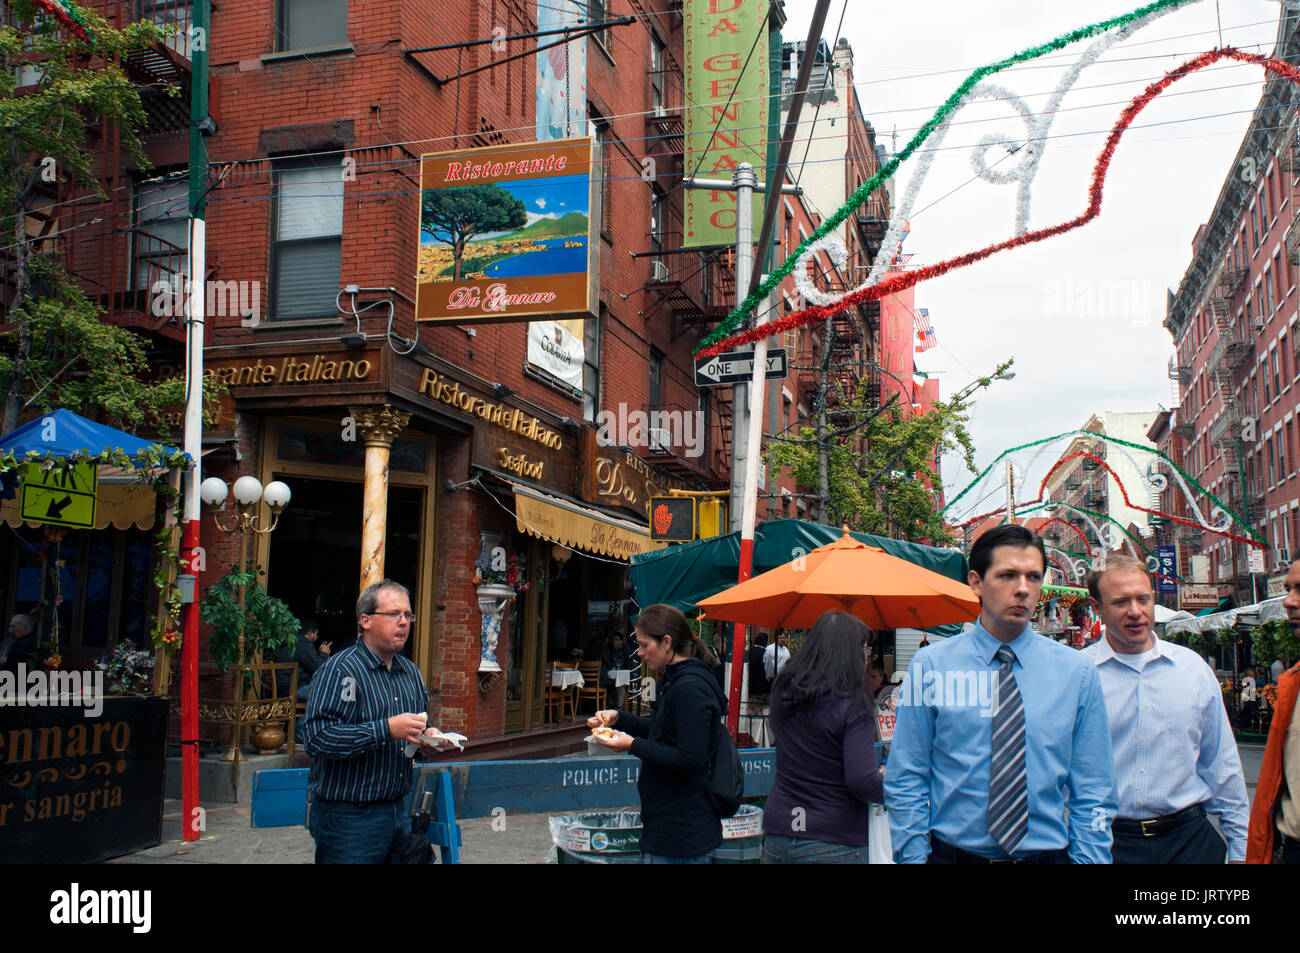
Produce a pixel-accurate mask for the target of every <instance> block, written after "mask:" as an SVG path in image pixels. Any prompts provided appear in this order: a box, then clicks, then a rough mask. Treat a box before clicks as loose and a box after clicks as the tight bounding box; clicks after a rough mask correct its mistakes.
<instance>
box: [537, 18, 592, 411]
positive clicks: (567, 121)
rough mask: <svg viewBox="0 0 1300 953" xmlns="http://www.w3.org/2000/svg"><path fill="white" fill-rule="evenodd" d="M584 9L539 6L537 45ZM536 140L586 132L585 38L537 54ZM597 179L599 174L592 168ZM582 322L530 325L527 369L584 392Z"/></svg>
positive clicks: (577, 21) (573, 24)
mask: <svg viewBox="0 0 1300 953" xmlns="http://www.w3.org/2000/svg"><path fill="white" fill-rule="evenodd" d="M584 13H585V9H584V8H581V7H579V6H578V5H577V4H574V5H573V6H571V7H569V8H567V9H566V8H565V7H564V6H562V5H558V4H556V5H551V6H546V5H544V4H539V5H538V7H537V31H538V32H539V33H542V34H550V35H543V36H539V37H538V38H537V45H538V47H542V46H549V44H552V43H554V42H555V41H556V40H557V39H558V38H559V37H558V36H557V35H556V34H551V31H552V30H564V29H577V28H579V27H581V26H583V25H585V23H586V21H585V20H584ZM534 59H535V60H536V61H537V128H536V135H537V141H538V142H553V141H555V140H558V139H568V138H569V137H571V136H576V135H579V134H581V133H585V132H586V131H587V38H586V37H582V38H581V39H577V40H573V41H571V42H569V43H563V44H561V45H559V46H550V48H549V49H545V50H542V49H539V50H538V53H537V56H536V57H534ZM594 171H595V173H596V174H597V175H599V174H600V170H599V169H596V170H594ZM584 359H585V356H584V354H583V333H582V321H580V320H568V321H538V322H535V323H533V324H530V325H529V326H528V365H529V366H530V367H531V368H532V369H533V370H535V371H540V372H541V373H543V374H544V375H549V376H550V377H552V378H554V379H555V380H557V381H558V382H560V383H562V384H565V385H566V386H568V387H571V388H573V390H574V391H575V392H576V394H578V395H581V394H582V362H583V360H584Z"/></svg>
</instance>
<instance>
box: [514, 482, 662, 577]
mask: <svg viewBox="0 0 1300 953" xmlns="http://www.w3.org/2000/svg"><path fill="white" fill-rule="evenodd" d="M513 487H514V491H515V521H516V523H517V525H518V527H519V531H520V532H524V533H531V534H532V535H534V536H537V537H539V538H541V539H547V540H551V541H552V542H556V543H561V544H562V545H565V546H570V547H572V548H574V549H581V550H583V551H585V552H589V553H597V554H599V555H602V556H612V557H613V558H615V559H628V558H630V557H631V556H632V554H633V553H644V552H649V551H651V550H656V549H660V548H662V546H663V545H664V544H663V543H659V542H655V541H654V540H651V539H650V536H649V533H648V532H647V531H646V529H645V528H644V527H641V526H636V525H634V524H632V523H629V522H626V521H624V520H620V519H617V518H615V517H612V516H606V515H604V514H603V513H599V512H597V511H596V510H592V509H588V508H587V507H585V506H579V505H578V504H576V503H570V502H569V501H568V500H563V499H560V498H559V497H553V496H550V495H549V494H545V493H540V492H538V491H536V490H532V489H530V488H529V487H526V486H522V485H520V484H518V483H515V484H513Z"/></svg>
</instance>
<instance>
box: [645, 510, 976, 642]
mask: <svg viewBox="0 0 1300 953" xmlns="http://www.w3.org/2000/svg"><path fill="white" fill-rule="evenodd" d="M842 532H843V531H842V530H841V529H839V528H837V527H834V526H825V525H822V524H821V523H809V522H806V521H804V520H789V519H783V520H768V521H767V522H765V523H760V524H759V525H758V527H757V529H756V530H755V532H754V575H755V576H757V575H758V574H759V573H764V572H767V571H768V570H770V569H775V568H776V567H777V566H783V565H785V564H786V563H788V562H790V561H791V560H793V559H796V558H798V557H799V556H801V555H806V554H808V553H810V552H812V551H813V550H814V549H816V548H817V547H818V546H824V545H826V544H827V543H831V542H834V541H835V540H837V539H839V538H840V536H841V534H842ZM849 535H850V536H852V537H853V538H854V539H856V540H860V541H861V542H864V543H866V544H867V545H869V546H879V547H880V548H881V549H883V550H884V551H885V552H887V553H889V554H890V555H892V556H897V557H898V558H899V559H905V560H907V561H908V562H910V563H913V564H915V565H917V566H921V567H923V568H925V569H929V570H930V571H931V572H936V573H939V574H940V575H942V576H947V577H948V578H950V579H956V580H958V581H959V582H965V581H966V575H967V572H968V569H969V567H968V565H967V563H966V557H965V556H964V555H963V554H962V553H961V552H959V551H957V550H955V549H939V548H937V547H934V546H923V545H921V544H920V543H908V542H903V541H902V540H897V539H888V538H886V537H884V536H872V535H871V534H869V533H850V534H849ZM739 565H740V533H739V532H736V533H728V534H727V535H725V536H715V537H713V538H712V539H699V540H695V541H694V542H690V543H682V544H680V545H677V546H669V547H668V548H667V549H661V550H658V551H656V552H651V553H636V554H634V555H633V556H632V569H631V573H632V584H633V585H634V586H635V587H636V601H637V605H639V606H641V607H642V608H644V607H645V606H650V605H655V604H656V603H660V602H663V603H667V604H668V605H670V606H675V607H676V608H678V609H681V610H682V611H683V612H687V613H689V612H692V611H694V609H695V603H697V602H699V601H700V600H701V599H704V598H707V597H708V596H712V595H715V594H716V593H719V592H722V591H723V590H724V589H729V588H731V587H732V586H734V585H735V584H736V575H737V572H738V571H739ZM949 629H952V631H954V632H956V631H960V626H956V627H950V626H943V627H941V628H940V629H936V630H935V631H945V632H946V631H948V630H949Z"/></svg>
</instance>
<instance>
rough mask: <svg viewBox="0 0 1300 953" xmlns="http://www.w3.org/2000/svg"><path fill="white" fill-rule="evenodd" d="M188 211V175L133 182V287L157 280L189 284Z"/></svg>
mask: <svg viewBox="0 0 1300 953" xmlns="http://www.w3.org/2000/svg"><path fill="white" fill-rule="evenodd" d="M189 214H190V186H189V181H188V180H187V179H167V180H164V181H161V182H138V183H136V186H135V198H134V203H133V216H134V221H135V228H134V230H133V231H132V233H131V244H132V249H131V270H132V272H133V274H132V276H131V287H132V288H134V289H135V290H136V291H146V290H148V289H150V288H152V287H153V286H154V285H155V284H157V283H158V282H159V281H163V282H166V283H167V284H168V285H172V286H173V287H177V286H178V287H179V288H180V290H181V291H182V292H184V291H185V289H186V288H187V287H188V285H187V284H186V280H187V277H188V275H189V267H190V266H189ZM176 276H179V285H177V284H175V278H176Z"/></svg>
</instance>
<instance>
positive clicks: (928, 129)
mask: <svg viewBox="0 0 1300 953" xmlns="http://www.w3.org/2000/svg"><path fill="white" fill-rule="evenodd" d="M1195 2H1197V0H1157V2H1155V3H1149V4H1147V5H1146V6H1145V7H1139V8H1138V9H1136V10H1134V11H1133V12H1131V13H1126V14H1123V15H1122V16H1118V17H1113V18H1111V19H1109V20H1103V21H1101V22H1099V23H1094V24H1092V25H1090V26H1085V27H1080V28H1079V29H1077V30H1073V31H1071V32H1069V33H1065V34H1062V35H1061V36H1058V37H1056V38H1055V39H1053V40H1049V41H1048V42H1047V43H1044V44H1042V45H1041V46H1035V47H1032V48H1030V49H1028V50H1023V51H1022V52H1020V53H1016V54H1015V55H1013V56H1008V57H1007V58H1006V59H1003V60H1000V61H998V62H997V63H994V64H992V65H989V66H981V67H979V68H978V69H976V70H975V71H974V72H973V73H971V74H970V76H968V77H967V78H966V80H965V82H963V83H962V84H961V85H960V86H958V87H957V91H956V92H954V93H953V94H952V95H951V96H949V97H948V98H947V99H946V100H945V101H944V103H943V105H942V106H940V107H939V109H938V110H937V111H936V112H935V114H934V115H933V116H931V117H930V119H929V121H928V122H926V124H925V125H924V126H922V127H921V129H920V131H919V132H917V134H916V135H915V136H913V137H912V141H911V142H909V143H908V144H907V145H906V146H904V147H903V151H902V152H900V153H898V154H897V155H896V156H894V157H893V158H892V159H890V160H889V162H887V163H885V165H884V166H883V167H881V169H880V171H879V172H877V173H876V174H875V175H874V176H872V177H871V178H870V179H869V180H868V181H866V182H864V183H863V184H862V185H861V186H860V187H859V188H858V189H857V190H855V191H854V192H853V194H852V195H850V196H849V197H848V200H847V201H845V203H844V204H843V205H841V206H840V207H839V209H837V210H836V211H835V212H834V213H833V214H832V215H831V216H830V218H828V219H826V221H824V222H823V223H822V225H821V227H820V228H818V229H817V230H816V231H814V232H813V233H812V235H810V236H809V237H808V238H807V239H805V240H804V241H803V242H802V243H801V244H800V245H799V247H798V248H796V249H795V250H794V252H793V253H792V254H790V255H789V256H788V257H787V258H786V259H785V261H784V262H782V263H781V266H780V267H779V268H777V269H776V271H774V272H772V273H771V275H769V276H768V279H767V280H766V281H764V282H762V283H761V284H760V285H759V286H758V287H757V288H755V289H754V290H753V292H752V293H750V295H749V297H747V298H746V299H745V300H744V301H742V302H741V303H740V304H739V305H738V306H737V308H736V310H735V311H732V312H731V314H729V315H727V316H726V317H725V318H723V319H722V321H721V322H720V323H719V324H718V326H717V327H716V328H714V329H713V331H712V332H711V333H710V334H709V335H708V336H707V337H706V338H704V340H702V341H701V342H700V343H699V345H698V346H697V347H696V348H695V350H696V351H697V352H698V351H702V350H703V349H704V348H706V347H709V346H710V345H712V344H715V343H717V342H718V341H720V340H722V338H724V337H726V336H727V335H728V334H730V333H731V332H732V331H733V330H734V329H735V328H736V326H737V325H739V324H740V322H741V320H742V319H743V318H744V317H745V316H746V315H748V314H749V313H750V312H752V311H753V310H754V309H755V308H757V307H758V303H759V302H760V301H761V300H762V299H763V298H764V297H766V296H767V294H768V292H770V291H771V290H772V289H773V288H775V287H776V286H777V285H779V284H780V283H781V282H782V281H783V280H785V278H786V277H787V276H788V275H789V274H790V272H792V271H794V266H795V263H796V262H797V261H798V260H799V257H800V256H801V255H803V253H804V252H805V251H806V250H807V249H808V246H809V245H811V244H812V243H813V242H815V241H818V240H820V239H822V238H824V237H825V236H826V235H828V234H830V233H831V232H832V231H834V230H835V229H836V228H838V227H839V226H840V225H841V224H843V223H844V220H845V219H846V218H848V217H849V215H850V214H851V213H852V212H853V210H854V209H855V208H857V207H858V206H859V205H862V204H863V203H864V202H866V200H867V199H868V198H870V197H871V194H872V193H873V192H875V191H876V189H877V188H879V187H880V184H881V183H882V182H884V181H885V180H886V179H888V178H889V177H890V176H892V175H893V174H894V172H895V171H896V170H897V169H898V167H899V166H900V165H901V164H902V163H903V162H905V161H906V160H907V159H908V158H909V157H910V156H911V155H912V153H913V152H915V151H916V150H917V148H919V147H920V146H921V144H922V143H923V142H925V140H926V139H928V138H929V137H930V135H931V133H933V132H934V131H935V129H937V128H938V127H939V126H940V124H942V123H943V121H944V120H945V119H946V118H947V117H948V116H949V115H950V114H951V113H952V112H953V111H954V110H956V109H957V107H958V106H959V105H960V103H961V100H962V99H963V98H964V97H965V95H966V94H967V93H968V92H970V91H971V89H973V88H974V87H975V86H976V85H977V84H978V83H979V82H980V81H981V80H983V79H984V78H985V77H987V76H992V75H993V74H994V73H1000V72H1001V71H1002V70H1004V69H1007V68H1009V67H1011V66H1015V65H1016V64H1017V63H1023V62H1025V61H1027V60H1032V59H1037V58H1038V57H1040V56H1043V55H1045V54H1047V53H1052V52H1055V51H1057V50H1060V49H1063V48H1064V47H1066V46H1069V45H1070V44H1072V43H1077V42H1078V41H1079V40H1086V39H1088V38H1089V37H1092V36H1096V35H1097V34H1099V33H1106V32H1108V31H1110V30H1112V29H1115V28H1117V27H1123V26H1127V25H1128V24H1130V23H1132V22H1133V21H1134V20H1138V19H1141V18H1142V17H1144V16H1146V15H1147V14H1150V13H1154V12H1155V11H1157V10H1163V9H1166V8H1168V7H1178V6H1183V5H1184V4H1188V3H1195Z"/></svg>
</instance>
